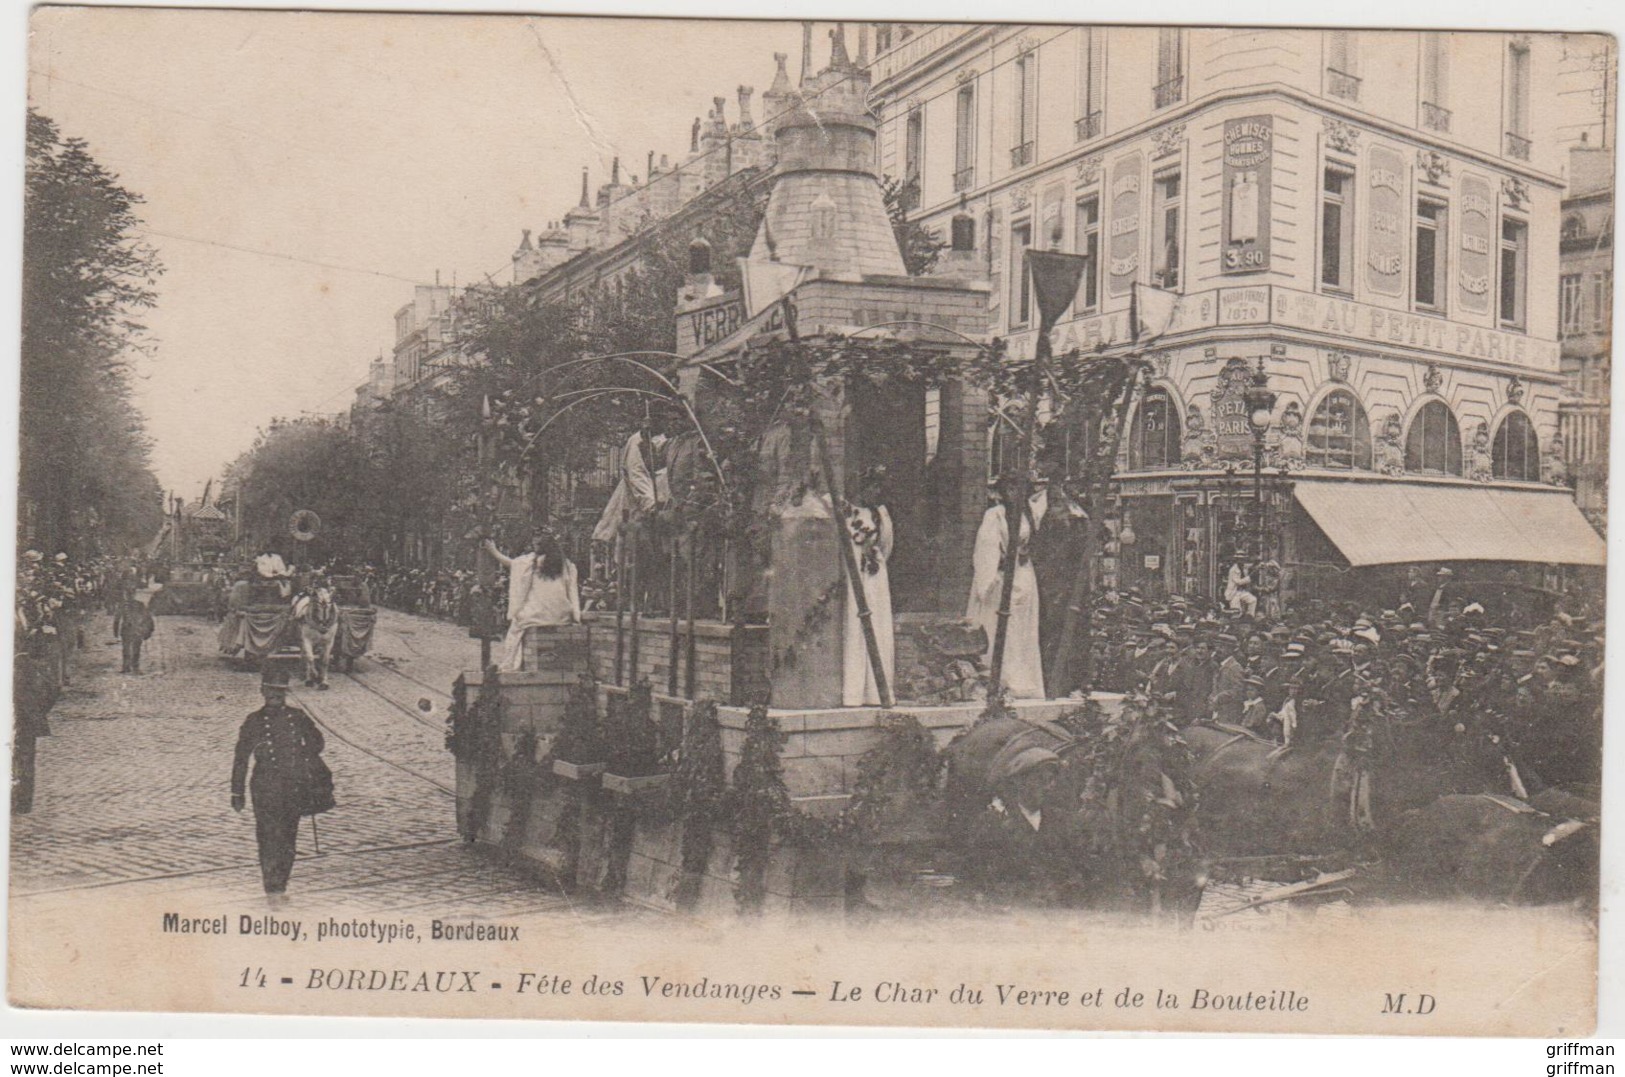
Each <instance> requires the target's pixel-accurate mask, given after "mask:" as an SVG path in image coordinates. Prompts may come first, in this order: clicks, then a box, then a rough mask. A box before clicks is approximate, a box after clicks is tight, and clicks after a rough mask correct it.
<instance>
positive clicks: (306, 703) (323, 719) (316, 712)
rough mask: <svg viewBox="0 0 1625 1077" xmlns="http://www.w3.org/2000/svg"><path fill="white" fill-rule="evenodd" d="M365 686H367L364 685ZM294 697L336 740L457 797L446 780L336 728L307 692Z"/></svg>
mask: <svg viewBox="0 0 1625 1077" xmlns="http://www.w3.org/2000/svg"><path fill="white" fill-rule="evenodd" d="M363 687H365V686H363ZM376 694H377V695H379V696H380V697H382V698H383V699H384V700H385V701H386V702H389V703H392V704H393V705H394V706H395V707H396V709H397V710H400V711H402V712H406V708H405V707H403V706H401V705H400V704H399V703H395V702H394V701H393V700H391V699H389V697H388V696H384V695H383V693H381V692H378V693H376ZM293 698H294V699H296V700H297V701H298V702H299V705H300V706H301V707H302V708H303V709H304V710H305V712H306V713H307V714H309V715H310V717H311V720H312V721H314V722H315V723H316V724H317V725H318V726H320V727H321V728H322V729H323V730H325V731H326V732H327V733H328V734H329V735H330V736H332V737H333V739H334V740H337V741H338V742H339V743H341V744H345V745H348V746H349V747H351V748H354V749H355V750H356V751H358V752H360V753H361V754H362V755H365V756H367V757H368V758H370V759H373V760H375V761H377V762H379V763H382V764H384V765H385V766H386V767H391V768H393V769H395V770H398V771H400V772H401V773H402V774H407V775H410V776H411V777H413V778H416V779H417V780H418V781H420V782H423V783H425V784H427V785H432V786H434V787H435V788H436V789H438V790H440V792H442V793H444V794H445V795H446V796H449V797H452V798H453V799H455V798H456V796H457V790H456V789H454V788H452V787H451V786H449V785H447V784H445V783H444V782H442V781H440V780H438V779H436V778H431V777H429V776H428V775H426V774H420V773H419V772H417V771H415V770H413V769H412V768H411V767H408V766H406V765H405V764H403V763H397V762H396V761H395V760H393V759H391V758H389V757H388V756H386V755H383V754H382V753H380V752H377V751H374V750H373V749H372V748H369V747H368V746H366V745H365V744H361V743H359V742H358V741H355V740H352V739H350V738H349V737H347V736H345V735H344V734H343V733H342V732H341V731H339V730H338V729H337V728H335V726H334V724H333V722H332V715H331V714H330V713H329V714H327V715H325V716H324V715H323V713H322V712H323V709H324V708H323V707H315V706H312V705H311V701H310V700H309V699H308V698H306V695H305V693H303V692H299V693H293ZM407 713H409V712H407ZM420 724H421V723H420Z"/></svg>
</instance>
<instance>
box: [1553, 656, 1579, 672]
mask: <svg viewBox="0 0 1625 1077" xmlns="http://www.w3.org/2000/svg"><path fill="white" fill-rule="evenodd" d="M1557 664H1558V665H1560V666H1567V667H1568V668H1569V669H1573V668H1574V667H1575V666H1578V665H1579V664H1580V659H1579V658H1578V657H1576V656H1574V655H1572V654H1565V655H1559V656H1558V659H1557Z"/></svg>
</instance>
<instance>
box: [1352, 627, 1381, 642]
mask: <svg viewBox="0 0 1625 1077" xmlns="http://www.w3.org/2000/svg"><path fill="white" fill-rule="evenodd" d="M1353 635H1354V637H1355V638H1356V639H1363V640H1365V641H1366V642H1367V643H1369V644H1371V645H1372V646H1376V645H1377V644H1379V643H1381V642H1382V633H1380V632H1378V631H1377V630H1376V629H1375V628H1372V627H1371V626H1370V625H1366V626H1365V627H1364V628H1356V629H1355V630H1354V632H1353Z"/></svg>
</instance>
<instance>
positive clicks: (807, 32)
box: [801, 22, 813, 86]
mask: <svg viewBox="0 0 1625 1077" xmlns="http://www.w3.org/2000/svg"><path fill="white" fill-rule="evenodd" d="M812 27H813V24H812V23H810V22H804V23H802V24H801V85H803V86H805V85H807V81H808V80H809V79H811V78H812Z"/></svg>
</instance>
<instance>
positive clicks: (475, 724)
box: [446, 671, 503, 842]
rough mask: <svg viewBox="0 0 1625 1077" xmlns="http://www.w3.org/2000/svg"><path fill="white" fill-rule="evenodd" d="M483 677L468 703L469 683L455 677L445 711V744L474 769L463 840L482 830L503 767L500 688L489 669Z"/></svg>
mask: <svg viewBox="0 0 1625 1077" xmlns="http://www.w3.org/2000/svg"><path fill="white" fill-rule="evenodd" d="M486 679H487V683H485V684H482V685H481V687H480V689H479V691H478V692H476V693H475V694H474V699H473V702H472V703H470V701H469V692H468V685H467V683H466V682H465V681H464V679H463V678H462V677H458V678H457V680H456V682H455V683H454V684H453V685H452V688H451V709H450V711H449V712H448V713H447V715H446V748H447V750H448V751H450V752H451V754H452V758H453V759H455V760H457V762H459V763H466V764H469V766H470V767H471V768H472V769H473V771H474V795H473V796H472V797H471V798H470V801H469V808H468V813H467V816H466V817H465V818H464V819H462V820H461V823H462V826H461V828H460V829H461V833H462V838H463V840H464V841H466V842H474V841H478V840H479V836H480V834H482V833H484V831H485V826H486V823H488V822H489V821H490V819H491V809H492V806H493V804H494V800H495V796H496V790H497V786H498V783H499V781H500V777H501V774H502V770H503V758H502V736H501V731H502V692H501V689H500V683H499V681H498V674H497V673H496V672H495V671H491V672H488V673H487V674H486Z"/></svg>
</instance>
